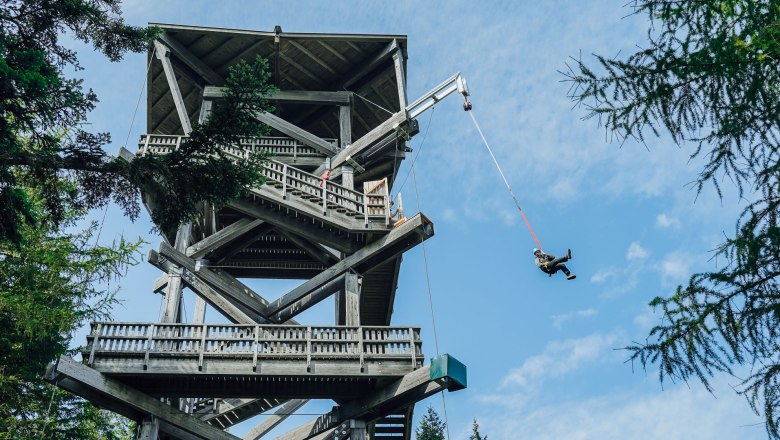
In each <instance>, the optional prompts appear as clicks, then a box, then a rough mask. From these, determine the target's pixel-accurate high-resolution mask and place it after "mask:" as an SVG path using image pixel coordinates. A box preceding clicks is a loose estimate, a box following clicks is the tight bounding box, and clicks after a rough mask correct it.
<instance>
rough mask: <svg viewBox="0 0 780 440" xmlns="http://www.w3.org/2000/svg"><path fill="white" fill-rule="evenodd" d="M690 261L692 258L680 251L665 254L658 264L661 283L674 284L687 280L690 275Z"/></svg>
mask: <svg viewBox="0 0 780 440" xmlns="http://www.w3.org/2000/svg"><path fill="white" fill-rule="evenodd" d="M692 260H693V257H691V256H690V255H688V254H687V253H685V252H681V251H677V252H672V253H670V254H667V255H666V256H665V257H664V259H663V260H661V263H660V264H659V270H660V272H661V277H662V278H663V281H664V282H665V283H669V282H672V283H674V282H680V281H684V280H685V279H687V278H688V277H689V276H690V275H691V262H692Z"/></svg>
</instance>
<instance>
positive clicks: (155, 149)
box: [138, 134, 336, 161]
mask: <svg viewBox="0 0 780 440" xmlns="http://www.w3.org/2000/svg"><path fill="white" fill-rule="evenodd" d="M185 139H187V136H175V135H164V134H142V135H141V139H140V140H139V141H138V154H140V155H144V154H147V153H153V154H165V153H168V152H170V151H171V150H175V149H176V148H178V147H179V145H181V143H182V142H183V141H184V140H185ZM325 140H326V141H328V142H330V143H331V144H333V146H334V147H335V146H336V139H325ZM223 149H225V150H236V153H237V152H239V151H244V152H261V153H270V154H272V155H274V156H277V157H280V158H281V157H285V158H290V159H292V160H293V161H295V160H296V159H297V158H299V157H318V158H322V159H323V161H324V160H325V155H324V154H322V153H320V152H319V151H317V150H315V149H314V148H311V147H308V146H306V145H304V144H302V143H301V142H299V141H297V140H295V139H292V138H288V137H271V136H267V137H260V138H250V139H242V140H241V142H239V144H238V148H236V146H232V145H228V146H225V147H223ZM234 154H235V153H234Z"/></svg>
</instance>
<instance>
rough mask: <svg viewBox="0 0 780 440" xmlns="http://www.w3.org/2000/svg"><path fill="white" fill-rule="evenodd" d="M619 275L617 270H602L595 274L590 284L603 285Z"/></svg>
mask: <svg viewBox="0 0 780 440" xmlns="http://www.w3.org/2000/svg"><path fill="white" fill-rule="evenodd" d="M617 274H618V272H617V270H615V269H613V268H609V269H602V270H600V271H598V272H596V273H594V274H593V275H592V276H591V277H590V282H591V283H595V284H598V283H603V282H604V281H607V280H608V279H610V278H614V277H616V276H617Z"/></svg>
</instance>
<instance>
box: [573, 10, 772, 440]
mask: <svg viewBox="0 0 780 440" xmlns="http://www.w3.org/2000/svg"><path fill="white" fill-rule="evenodd" d="M631 7H632V8H633V10H634V13H636V14H647V16H648V17H649V19H650V21H651V27H650V30H649V31H648V41H647V48H641V49H639V50H638V51H637V52H635V53H633V54H629V55H628V56H626V57H624V58H621V59H613V58H606V57H603V56H598V55H597V56H596V60H597V64H598V66H599V68H598V69H595V68H591V67H589V66H588V65H586V64H585V63H584V62H583V61H581V60H575V61H574V63H573V64H572V65H570V66H569V69H568V71H566V72H564V74H565V75H567V77H568V79H569V80H570V81H571V82H572V91H571V97H572V99H573V100H574V101H575V102H577V103H579V104H580V105H582V106H584V107H585V108H586V109H587V110H588V114H587V116H586V117H595V118H598V120H599V122H600V123H601V124H604V126H605V127H606V128H607V129H608V131H610V132H612V133H613V134H614V135H615V136H616V137H617V138H618V139H620V140H623V139H626V138H635V139H638V140H639V141H644V139H645V136H646V135H647V134H650V135H655V136H658V135H660V134H661V130H662V128H665V129H666V131H667V132H668V133H670V134H671V136H672V138H673V139H674V141H675V142H677V143H678V144H687V143H692V144H693V145H695V148H694V150H693V151H692V153H691V155H692V157H699V156H701V157H704V158H706V163H705V165H704V168H703V170H702V171H701V173H700V174H699V176H698V179H697V181H696V187H697V191H699V192H700V191H701V190H702V188H703V186H704V185H705V184H712V185H714V186H715V188H716V189H717V191H718V194H720V191H721V187H720V186H721V185H722V182H723V181H730V182H734V184H735V185H736V186H737V187H738V189H739V191H740V195H742V194H743V192H746V191H750V192H751V197H755V201H754V202H752V203H751V204H750V205H748V206H747V207H746V208H745V210H744V211H743V212H742V214H741V215H740V217H739V218H738V219H737V222H736V232H735V234H734V237H732V238H728V239H727V240H726V241H725V242H724V243H723V244H722V245H720V246H719V247H718V248H717V249H716V254H715V257H716V258H717V259H718V260H717V261H725V262H726V264H725V265H724V266H723V268H722V269H720V270H719V271H716V272H707V273H700V274H696V275H694V276H693V277H692V278H691V279H690V281H689V283H688V284H687V285H686V286H679V287H678V288H677V291H676V292H675V293H674V294H673V295H671V296H669V297H657V298H655V299H653V300H652V301H651V302H650V305H651V306H653V307H656V308H659V309H660V310H661V311H662V312H663V318H662V322H661V323H660V324H658V325H657V326H655V327H654V328H653V329H652V330H651V331H650V334H649V335H648V339H647V341H645V343H642V344H635V345H633V346H630V347H627V348H628V349H629V350H631V351H632V356H631V359H632V360H638V361H640V362H641V363H642V365H644V366H645V367H646V366H647V365H648V364H656V363H657V364H658V365H659V376H660V380H661V381H662V382H663V381H664V380H668V379H671V380H685V381H687V380H689V379H692V378H693V379H698V380H700V381H701V382H702V383H703V384H704V385H705V386H706V387H707V388H708V389H710V383H709V380H710V379H711V378H712V377H714V375H715V374H717V373H718V372H722V373H727V374H734V372H735V370H736V367H737V366H746V367H747V369H748V371H749V375H748V377H746V378H742V384H741V387H740V388H739V389H738V392H740V393H742V394H744V395H745V396H746V397H747V399H748V402H749V404H750V405H751V407H752V408H753V410H754V411H756V413H763V414H764V415H765V418H766V428H767V432H768V433H769V435H770V437H772V438H780V422H779V421H778V417H780V415H779V414H778V411H779V410H780V362H779V360H780V344H778V336H780V335H779V334H778V332H779V330H778V329H780V313H778V311H780V289H779V288H780V286H779V285H778V276H780V224H778V218H780V139H779V138H778V135H779V134H780V132H779V131H778V129H780V111H778V110H780V88H779V87H778V85H779V84H780V70H778V69H777V65H778V60H780V40H779V39H778V38H779V37H780V1H778V0H771V1H748V0H728V1H723V0H719V1H714V0H703V1H690V2H683V1H665V0H664V1H660V0H659V1H653V0H637V1H633V2H632V3H631ZM597 70H598V72H597ZM724 179H728V180H724Z"/></svg>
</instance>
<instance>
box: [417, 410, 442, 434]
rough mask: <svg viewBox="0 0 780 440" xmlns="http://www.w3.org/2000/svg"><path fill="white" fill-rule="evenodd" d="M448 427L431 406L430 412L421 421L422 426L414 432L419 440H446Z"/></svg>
mask: <svg viewBox="0 0 780 440" xmlns="http://www.w3.org/2000/svg"><path fill="white" fill-rule="evenodd" d="M445 428H446V425H445V423H444V421H442V420H441V419H440V418H439V414H437V413H436V411H435V410H434V409H433V407H431V406H429V407H428V411H427V412H426V413H425V415H424V416H423V417H422V419H420V425H419V426H417V429H416V430H415V431H414V434H415V437H416V438H417V440H444V429H445Z"/></svg>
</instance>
